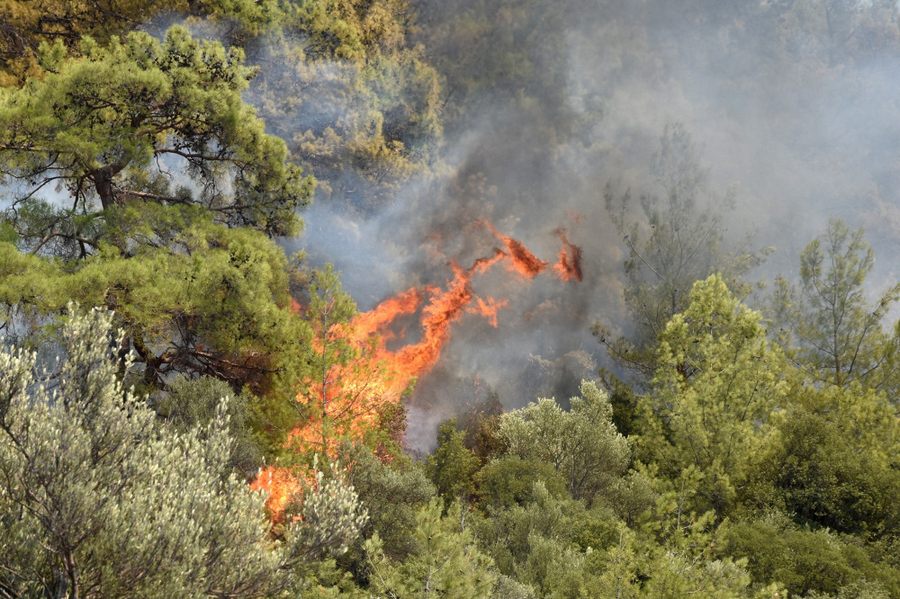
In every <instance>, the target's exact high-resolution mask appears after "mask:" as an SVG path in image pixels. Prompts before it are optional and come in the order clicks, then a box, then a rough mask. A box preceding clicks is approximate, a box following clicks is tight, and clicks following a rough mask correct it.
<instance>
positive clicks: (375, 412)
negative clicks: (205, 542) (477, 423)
mask: <svg viewBox="0 0 900 599" xmlns="http://www.w3.org/2000/svg"><path fill="white" fill-rule="evenodd" d="M482 222H483V224H484V225H485V226H486V227H487V228H488V230H489V231H490V232H491V233H492V234H493V235H494V236H495V237H496V238H497V239H498V240H499V241H500V242H502V244H503V246H504V248H503V249H501V248H494V252H493V254H492V255H490V256H485V257H482V258H478V259H477V260H475V261H474V262H473V263H472V264H471V265H470V266H469V267H468V268H463V267H461V266H460V265H459V264H457V263H456V262H451V263H450V269H451V271H452V273H453V277H452V279H450V281H449V282H448V283H447V285H446V286H445V287H443V288H442V287H439V286H425V287H421V288H417V287H413V288H410V289H407V290H405V291H402V292H400V293H398V294H397V295H395V296H393V297H390V298H388V299H386V300H384V301H382V302H381V303H380V304H378V305H377V306H376V307H375V308H373V309H372V310H370V311H368V312H363V313H360V314H358V315H356V316H355V317H354V318H353V319H352V320H351V321H350V322H349V323H348V324H345V325H335V326H333V327H332V328H331V330H329V331H328V332H327V333H326V334H325V335H324V341H320V342H319V344H320V347H319V348H318V349H319V350H320V351H322V352H323V356H324V355H325V352H327V351H328V348H329V347H330V346H337V345H339V344H342V347H345V348H347V352H346V353H345V356H347V357H346V359H343V360H336V361H335V363H333V364H330V365H328V364H325V363H324V362H323V373H322V376H321V378H320V379H317V380H314V381H312V380H311V381H307V382H306V384H305V385H304V392H302V393H301V394H300V395H298V397H297V401H298V402H299V403H300V404H301V405H303V406H306V407H307V408H308V413H309V418H308V420H306V421H305V422H304V423H303V424H302V425H301V426H299V427H297V428H296V429H294V430H293V431H292V432H291V433H290V434H289V437H288V441H287V447H290V448H293V449H297V450H298V451H303V452H307V451H309V450H313V451H320V452H324V453H325V454H326V455H333V454H334V452H335V450H336V448H337V443H338V442H339V440H340V439H347V438H349V439H352V440H359V439H360V438H362V437H363V436H364V435H365V433H366V431H369V430H372V429H373V428H374V427H375V426H377V424H378V419H379V416H380V414H381V413H382V411H383V409H384V407H385V406H387V405H391V404H397V403H399V402H400V401H401V400H402V398H403V396H404V395H405V394H406V393H407V392H409V391H410V389H411V387H412V386H413V385H414V384H415V381H416V379H417V378H418V377H420V376H422V375H424V374H426V373H427V372H429V371H430V370H431V369H432V368H433V367H434V366H435V365H436V364H437V362H438V360H439V359H440V357H441V351H442V349H443V348H444V346H445V345H446V343H447V341H448V340H449V339H450V332H451V326H452V325H453V323H454V322H456V321H458V320H459V319H460V318H461V317H462V316H463V315H464V314H475V315H478V316H481V317H483V318H485V320H486V321H487V322H488V324H489V325H490V326H492V327H497V324H498V321H497V319H498V313H499V311H500V310H502V309H503V308H505V307H506V306H507V305H508V301H507V300H505V299H496V298H493V297H479V296H477V295H476V294H475V293H474V291H473V290H472V285H471V283H472V279H473V278H474V277H475V276H477V275H480V274H484V273H487V272H488V271H490V270H491V269H492V268H493V267H494V266H496V265H497V264H500V263H503V264H504V265H505V266H506V267H507V269H508V270H509V271H510V272H513V273H516V274H518V275H519V276H521V277H522V278H524V279H526V280H531V279H533V278H535V277H536V276H537V275H538V274H540V273H541V272H542V271H543V270H545V269H546V268H547V266H549V262H546V261H544V260H541V259H539V258H538V257H537V256H535V255H534V254H533V253H532V252H531V251H530V250H529V249H528V248H527V247H526V246H525V245H524V244H523V243H522V242H520V241H518V240H516V239H513V238H512V237H509V236H507V235H504V234H502V233H500V232H499V231H498V230H497V229H496V228H495V227H494V226H493V225H492V224H491V223H489V222H487V221H482ZM557 234H558V235H559V236H560V238H561V240H562V241H563V248H562V250H561V251H560V258H559V260H560V261H559V263H557V264H556V265H555V266H554V270H555V271H556V274H557V275H558V276H559V277H560V278H561V279H563V280H564V281H572V280H574V281H581V279H582V274H581V249H580V248H579V247H578V246H575V245H573V244H571V243H570V242H569V241H568V239H567V238H566V237H565V234H564V233H563V232H561V230H560V231H558V232H557ZM416 314H419V318H418V324H419V327H420V328H421V338H420V339H419V340H418V341H416V342H412V343H408V344H406V345H403V346H402V347H400V348H399V349H395V350H392V349H389V348H388V343H389V342H395V341H397V335H396V334H395V333H394V331H392V329H391V327H392V325H394V324H395V323H396V322H397V321H398V319H400V318H401V317H404V316H413V315H416ZM252 485H253V488H254V489H261V490H265V491H266V492H267V493H268V495H269V498H268V500H267V503H266V505H267V507H268V508H269V511H270V513H272V515H273V517H274V518H276V519H277V518H278V517H279V515H280V513H281V512H282V511H283V510H284V507H285V506H286V505H287V503H288V499H289V497H290V495H291V494H293V493H295V492H297V491H298V490H299V489H300V488H301V487H302V485H301V484H300V483H299V482H298V480H297V478H296V477H295V476H294V475H293V474H292V473H291V472H290V471H289V470H287V469H285V468H280V467H278V466H269V467H267V468H266V469H264V470H262V471H261V472H260V474H259V475H258V476H257V478H256V480H255V481H254V482H253V483H252Z"/></svg>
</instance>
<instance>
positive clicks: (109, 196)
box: [90, 162, 125, 210]
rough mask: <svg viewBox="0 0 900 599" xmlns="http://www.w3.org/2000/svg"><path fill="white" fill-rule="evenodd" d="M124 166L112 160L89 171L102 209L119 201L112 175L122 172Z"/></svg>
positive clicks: (110, 206)
mask: <svg viewBox="0 0 900 599" xmlns="http://www.w3.org/2000/svg"><path fill="white" fill-rule="evenodd" d="M124 168H125V165H124V164H122V163H119V162H114V163H113V164H108V165H106V166H104V167H102V168H99V169H96V170H94V171H91V174H90V178H91V180H92V181H93V182H94V189H96V190H97V195H98V196H100V203H101V204H102V205H103V209H104V210H107V209H109V208H112V207H113V206H114V205H116V204H119V203H120V202H119V200H118V199H117V197H116V193H115V190H114V188H113V177H115V176H116V175H118V174H119V173H120V172H122V169H124Z"/></svg>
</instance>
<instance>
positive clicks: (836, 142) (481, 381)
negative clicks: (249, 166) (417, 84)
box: [256, 0, 900, 450]
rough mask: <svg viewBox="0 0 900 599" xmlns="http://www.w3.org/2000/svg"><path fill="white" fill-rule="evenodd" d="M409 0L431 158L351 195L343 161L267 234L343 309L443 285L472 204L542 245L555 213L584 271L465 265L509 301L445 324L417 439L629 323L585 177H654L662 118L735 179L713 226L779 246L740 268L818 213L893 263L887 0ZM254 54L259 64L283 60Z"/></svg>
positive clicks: (522, 399) (712, 176)
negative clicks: (340, 299) (439, 107)
mask: <svg viewBox="0 0 900 599" xmlns="http://www.w3.org/2000/svg"><path fill="white" fill-rule="evenodd" d="M415 8H416V13H417V18H418V30H417V31H418V35H419V36H420V37H421V40H420V41H422V42H423V43H424V42H427V43H426V44H425V46H426V50H427V52H428V53H429V55H428V58H429V59H430V60H431V62H432V63H433V64H435V65H436V66H437V68H438V70H439V72H440V73H441V75H442V77H443V79H444V80H443V82H442V83H443V86H444V90H443V93H444V97H445V99H446V102H445V112H444V119H445V131H444V136H443V140H444V141H443V143H442V146H441V148H440V150H439V153H438V156H437V158H436V160H435V163H434V168H433V172H432V173H429V174H428V175H424V174H422V175H417V176H413V177H412V178H410V179H409V180H408V181H406V182H404V183H402V184H399V185H397V186H395V187H394V188H393V190H392V192H391V193H390V194H389V197H386V198H385V199H383V200H380V201H378V202H368V203H366V202H363V201H361V200H360V198H365V196H366V190H365V189H360V186H361V185H362V186H364V185H365V180H364V179H363V178H360V177H358V176H356V175H354V174H353V173H351V172H348V173H346V175H345V176H346V177H347V179H346V180H345V181H344V184H331V185H329V186H328V189H327V193H324V192H323V193H322V194H320V196H321V197H320V198H319V200H318V201H317V203H316V204H315V205H314V206H313V207H311V208H310V209H309V210H308V211H306V212H305V214H304V218H305V220H306V225H307V226H306V231H305V232H304V234H303V236H302V237H300V238H298V239H296V240H287V241H286V242H285V245H286V246H287V248H288V249H291V250H293V249H300V248H303V249H305V250H306V251H307V252H308V254H309V256H310V260H311V262H312V263H313V264H321V263H324V262H332V263H334V264H335V266H336V267H337V269H338V270H339V271H340V273H341V276H342V281H343V283H344V286H345V288H346V290H347V291H349V292H350V293H351V294H352V295H353V297H354V298H355V299H356V301H357V303H358V305H359V308H360V309H361V310H367V309H370V308H372V307H373V306H374V305H376V304H377V303H378V302H379V301H381V300H383V299H385V298H386V297H389V296H390V295H393V294H394V293H396V292H398V291H401V290H403V289H406V288H408V287H411V286H413V285H422V284H438V285H441V284H444V283H446V281H447V280H448V279H449V278H450V276H451V271H450V268H449V262H450V261H453V260H455V261H457V262H459V263H460V264H469V263H471V261H472V260H473V259H474V258H477V257H479V256H487V255H490V252H491V251H492V248H494V247H500V246H499V245H498V241H497V239H496V238H495V237H494V236H492V235H491V233H490V231H488V230H487V229H486V228H485V227H484V226H483V225H482V224H480V222H479V221H480V220H481V219H487V220H489V221H490V222H491V223H493V225H494V226H496V227H497V229H498V230H499V231H500V232H502V233H504V234H507V235H511V236H512V237H514V238H516V239H518V240H520V241H522V242H523V243H524V244H525V245H526V246H528V248H529V249H530V250H531V251H532V252H534V253H535V254H536V255H537V256H538V257H539V258H540V259H542V260H545V261H549V262H551V263H552V262H553V261H555V260H556V257H557V254H558V252H559V250H560V239H559V237H558V236H557V235H556V233H555V231H556V230H557V229H558V228H560V227H563V228H565V229H566V231H567V234H568V237H569V239H570V241H571V242H572V243H574V244H576V245H578V246H580V247H581V248H582V250H583V271H584V272H583V281H582V282H581V283H577V282H563V281H561V280H560V279H559V278H558V277H555V276H553V273H552V272H549V269H548V272H544V273H542V274H541V275H539V276H537V277H536V278H534V279H533V280H530V281H528V280H524V281H523V280H522V279H520V278H518V277H513V276H510V274H509V273H506V272H504V270H503V269H502V268H498V269H495V270H493V271H491V272H490V273H488V274H487V275H485V276H483V277H480V278H478V279H477V280H475V281H474V283H473V287H474V290H475V292H476V293H477V294H478V295H479V296H482V297H486V296H493V297H497V298H506V299H508V300H509V304H508V306H506V307H505V308H504V309H503V310H501V312H500V314H499V319H498V326H497V328H492V327H491V326H490V325H489V324H488V323H487V322H486V321H485V320H484V319H483V318H480V317H478V316H475V315H466V316H463V317H462V319H461V320H460V321H459V322H458V323H456V325H455V326H454V328H453V331H452V333H451V340H450V342H449V343H448V345H447V346H446V348H445V349H444V352H443V355H442V359H441V361H440V363H439V364H438V366H437V367H436V368H435V369H434V370H432V371H431V372H430V373H429V374H428V375H427V376H425V377H423V378H422V380H420V381H419V383H418V386H417V388H416V391H415V393H414V395H413V397H412V398H411V400H410V403H409V405H408V408H409V433H408V434H409V444H410V446H411V447H412V448H413V449H420V450H421V449H427V448H428V447H429V446H430V445H431V444H432V443H433V440H434V431H435V427H436V425H437V423H438V422H439V421H441V420H443V419H444V418H447V417H449V416H453V415H456V414H458V413H459V412H460V411H461V410H463V409H464V408H466V407H467V406H470V405H472V403H473V402H474V401H476V400H478V399H479V398H483V397H484V396H485V395H486V394H487V393H488V392H489V391H496V392H497V393H498V394H499V397H500V400H501V401H502V402H503V404H504V405H505V407H507V408H511V407H516V406H520V405H522V404H524V403H526V402H528V401H531V400H533V399H534V398H535V396H537V395H556V396H557V397H558V398H560V399H563V398H565V397H567V396H568V395H569V394H571V393H574V391H575V390H576V388H577V383H578V381H579V379H580V378H581V377H585V376H587V377H590V376H592V375H593V374H594V373H595V372H596V369H597V367H598V366H599V365H601V364H603V363H604V362H603V360H604V356H603V353H602V352H601V350H600V346H599V344H598V343H597V342H596V341H595V340H594V339H593V338H592V336H591V335H590V326H591V324H592V323H593V322H595V321H597V320H602V321H604V322H606V323H608V324H609V325H611V326H612V328H613V329H614V330H615V329H618V330H617V332H619V333H627V332H628V330H629V324H628V322H627V320H626V313H625V310H624V305H623V299H622V283H621V280H622V260H623V255H624V253H623V250H624V248H623V246H622V243H621V238H620V234H619V233H618V232H617V231H616V229H615V227H614V226H613V225H612V223H611V221H610V218H609V215H608V214H607V212H606V208H605V202H604V199H603V192H604V189H605V188H606V187H607V186H608V185H609V186H611V188H612V189H615V190H618V191H624V190H626V189H630V190H631V191H632V192H633V193H635V194H639V193H659V187H658V184H657V181H656V180H655V177H654V174H653V172H652V169H651V164H652V161H653V156H654V154H655V152H656V151H657V148H658V144H659V139H660V136H661V134H662V133H663V130H664V128H665V127H666V125H667V124H671V123H676V122H677V123H681V124H683V125H684V127H685V128H686V129H687V130H688V131H689V132H690V134H691V135H692V138H693V141H694V143H695V145H696V147H697V149H698V153H699V157H700V161H701V162H702V164H703V166H704V168H705V169H706V171H705V172H706V173H707V174H708V177H707V179H706V186H705V190H706V191H705V193H704V194H703V195H702V197H701V198H700V201H701V202H706V204H707V207H716V205H717V204H720V203H721V202H722V201H723V198H725V197H726V196H730V197H733V198H734V208H733V209H732V210H728V209H725V214H726V224H727V226H728V229H727V231H726V234H725V236H726V240H728V241H731V242H734V243H735V244H738V243H739V242H740V241H741V240H743V239H744V238H746V237H747V236H748V235H749V236H751V239H752V243H753V245H754V246H755V247H763V246H773V247H774V248H775V252H774V253H773V254H772V256H770V258H769V260H768V261H767V262H766V263H765V265H764V266H763V267H762V268H761V269H759V270H758V271H757V272H755V273H753V275H752V277H753V278H757V279H760V280H770V279H771V278H772V277H773V276H774V275H775V274H786V275H789V276H792V277H793V276H794V275H795V273H796V270H797V257H798V254H799V252H800V250H801V249H802V247H803V246H804V245H805V244H806V243H808V241H809V240H810V239H812V238H813V237H814V236H816V235H818V234H820V233H821V232H822V231H823V230H824V227H825V225H826V223H827V220H828V219H829V218H831V217H840V218H843V219H845V220H847V221H848V222H849V223H850V224H851V226H854V227H855V226H865V227H866V229H867V233H868V238H869V240H870V241H871V242H872V243H873V245H874V246H875V250H876V255H877V256H878V258H879V260H878V262H877V263H876V271H875V273H873V276H872V278H871V279H872V280H871V283H872V288H873V289H875V290H878V289H881V288H883V287H884V286H885V285H886V284H887V283H889V282H893V281H896V280H898V278H900V272H898V260H897V259H896V258H897V256H898V251H900V202H898V197H897V183H898V182H900V178H898V175H900V171H898V156H897V148H898V147H900V61H898V58H900V52H898V50H900V41H898V40H900V36H898V34H897V31H898V28H897V20H898V13H897V9H896V7H895V6H894V5H893V3H883V2H882V3H879V2H857V3H853V2H812V1H807V2H802V1H796V2H789V1H781V2H776V1H771V2H758V3H755V2H721V1H716V2H714V1H707V2H703V1H699V0H698V1H693V2H691V1H680V2H672V1H667V0H654V1H650V0H647V1H633V0H631V1H624V0H623V1H618V2H617V1H587V0H583V1H576V0H568V1H562V2H560V1H529V0H519V1H515V2H499V1H495V2H488V1H486V0H458V1H453V2H447V1H446V0H419V1H418V2H416V3H415ZM413 41H416V40H413ZM256 59H257V61H258V62H259V63H260V64H262V66H263V70H264V71H265V70H266V69H267V68H280V67H278V66H277V65H272V64H271V63H270V62H266V61H265V60H264V55H263V54H260V56H257V57H256ZM270 65H271V66H270ZM334 68H335V69H340V68H341V66H340V65H335V66H334ZM311 76H314V77H328V69H322V72H321V73H319V74H314V75H311ZM371 101H374V100H371ZM329 102H330V103H329V104H328V111H329V114H328V115H324V116H323V115H317V114H313V113H308V114H303V116H302V118H300V117H298V118H297V119H296V120H293V121H291V120H281V121H277V122H274V123H273V124H272V127H273V128H274V130H275V131H277V132H278V133H279V134H281V135H283V136H286V137H290V136H291V134H297V133H302V131H304V130H305V129H307V128H309V127H315V126H317V125H316V123H317V122H318V121H317V119H320V118H321V120H322V121H323V122H325V121H328V122H331V121H334V120H335V118H336V116H335V115H336V114H338V113H339V112H340V111H341V110H347V111H348V112H349V111H350V110H351V109H353V110H356V109H358V108H359V107H358V106H355V107H351V106H342V105H341V102H342V100H341V98H340V97H339V96H336V95H335V96H331V97H329ZM308 104H309V105H310V106H314V105H321V98H318V99H317V100H316V101H311V102H309V103H308ZM320 109H321V108H320ZM301 112H302V111H301ZM326 117H327V118H326ZM348 182H349V183H348ZM348 189H352V190H353V193H349V192H347V191H346V190H348ZM379 193H380V192H379ZM718 207H722V206H718Z"/></svg>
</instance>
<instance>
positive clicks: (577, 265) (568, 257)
mask: <svg viewBox="0 0 900 599" xmlns="http://www.w3.org/2000/svg"><path fill="white" fill-rule="evenodd" d="M556 235H557V236H558V237H559V240H560V241H562V244H563V246H562V249H560V250H559V260H557V262H556V264H554V265H553V270H554V271H555V272H556V274H557V276H558V277H559V278H560V279H562V280H563V281H579V282H580V281H581V280H582V278H583V274H582V272H581V248H580V247H578V246H577V245H575V244H573V243H570V242H569V238H568V237H567V236H566V230H565V229H557V230H556Z"/></svg>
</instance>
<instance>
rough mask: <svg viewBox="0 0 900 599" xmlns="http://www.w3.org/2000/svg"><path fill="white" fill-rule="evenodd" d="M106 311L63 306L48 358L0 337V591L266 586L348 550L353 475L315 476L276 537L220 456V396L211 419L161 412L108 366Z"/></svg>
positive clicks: (139, 593)
mask: <svg viewBox="0 0 900 599" xmlns="http://www.w3.org/2000/svg"><path fill="white" fill-rule="evenodd" d="M111 322H112V315H111V314H109V313H107V312H102V311H99V310H93V311H91V312H90V313H89V314H87V315H83V316H79V315H72V316H70V317H69V319H68V320H67V322H66V323H65V325H64V327H63V329H62V337H61V346H60V348H59V350H60V356H61V358H59V359H58V360H56V362H57V364H56V365H55V367H54V368H49V367H45V366H40V365H39V364H38V360H37V358H36V355H35V354H34V353H32V352H29V351H25V350H22V349H16V348H12V349H3V350H0V525H2V529H3V531H4V534H3V535H0V594H3V596H6V597H30V596H37V595H41V596H48V597H69V598H73V599H74V598H80V597H257V596H270V595H271V594H272V593H273V592H277V591H278V590H279V589H280V588H282V585H283V584H284V583H285V580H284V574H285V573H286V572H287V570H288V569H290V568H292V567H293V566H294V564H295V563H296V562H297V561H299V560H312V559H319V558H321V557H323V556H327V555H329V554H338V553H340V552H342V551H344V550H345V548H346V546H347V544H348V543H349V542H350V541H352V540H353V539H354V538H355V537H356V535H357V534H358V532H359V529H360V528H361V526H362V525H363V524H364V523H365V513H364V511H363V510H362V508H361V506H360V505H359V502H358V499H357V497H356V494H355V492H354V491H353V489H352V487H350V486H349V485H346V484H344V483H343V482H342V481H341V480H340V479H335V480H331V481H323V480H322V477H321V476H318V477H317V478H316V484H315V485H314V486H313V487H312V488H311V489H309V490H308V491H307V492H306V497H305V498H304V501H303V503H302V504H301V506H300V508H299V509H298V512H299V514H300V515H301V517H302V518H301V519H298V521H297V522H295V523H293V524H292V525H290V526H288V527H287V529H286V531H285V532H284V534H283V535H282V536H281V537H280V538H276V537H273V536H272V535H271V534H270V523H269V521H268V519H267V517H266V514H265V510H264V507H263V502H264V497H263V496H261V495H260V494H258V493H255V492H253V491H251V490H250V489H249V487H248V485H247V484H246V482H245V481H244V480H243V479H242V478H241V477H239V476H238V475H237V474H236V473H235V472H234V470H233V469H232V467H231V465H230V464H229V461H230V457H231V454H232V452H231V446H232V443H233V442H232V439H231V437H230V435H229V433H228V419H229V416H228V410H227V398H225V399H223V401H222V402H221V403H220V405H219V408H218V409H217V411H216V415H215V417H214V418H213V420H212V422H210V423H209V424H208V425H200V426H195V427H191V428H189V429H187V430H184V429H182V430H176V429H174V428H171V427H168V426H163V425H161V424H160V423H159V421H158V419H157V415H156V413H155V412H154V411H153V410H152V409H150V408H149V407H148V406H147V404H146V402H145V401H144V399H143V398H141V397H139V396H138V395H136V394H135V393H134V392H133V391H131V390H129V389H126V388H125V387H124V385H123V383H122V382H121V381H120V380H119V378H118V376H117V375H118V371H119V367H120V364H119V363H118V360H117V359H116V353H115V348H116V347H118V343H117V341H120V340H118V339H117V338H116V337H117V334H116V333H114V332H113V331H112V328H111ZM118 335H119V336H120V335H121V334H118ZM320 474H321V473H320ZM323 543H324V545H327V546H323Z"/></svg>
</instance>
